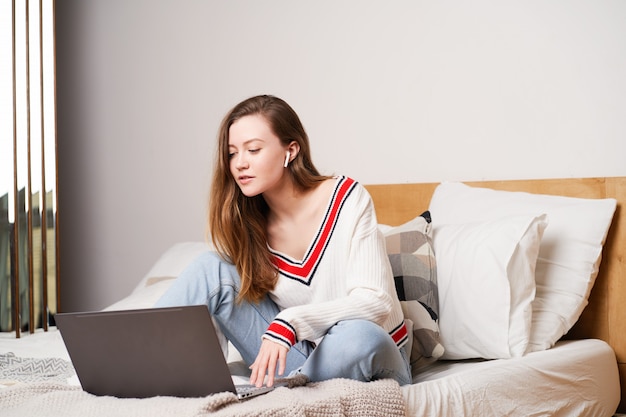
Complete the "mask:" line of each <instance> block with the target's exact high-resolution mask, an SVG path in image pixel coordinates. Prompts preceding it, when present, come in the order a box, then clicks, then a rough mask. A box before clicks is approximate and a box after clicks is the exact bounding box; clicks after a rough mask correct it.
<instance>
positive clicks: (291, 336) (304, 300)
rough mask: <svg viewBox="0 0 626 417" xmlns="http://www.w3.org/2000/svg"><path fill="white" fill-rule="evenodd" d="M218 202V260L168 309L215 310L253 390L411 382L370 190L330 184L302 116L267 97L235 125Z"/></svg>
mask: <svg viewBox="0 0 626 417" xmlns="http://www.w3.org/2000/svg"><path fill="white" fill-rule="evenodd" d="M218 141H219V143H218V151H217V161H216V165H215V171H214V176H213V184H212V188H211V195H210V201H209V213H208V228H209V234H210V237H211V240H212V242H213V244H214V246H215V248H216V252H208V253H206V254H204V255H202V256H200V257H199V258H198V259H196V260H195V261H194V262H193V263H192V264H191V265H190V266H189V267H188V268H187V269H186V270H185V271H184V272H183V273H182V274H181V275H180V276H179V277H178V278H177V280H176V281H175V282H174V284H173V285H172V287H171V288H170V289H169V290H168V291H167V293H166V294H165V295H164V296H163V297H162V298H161V299H160V300H159V302H158V303H157V306H161V307H162V306H173V305H183V304H187V305H188V304H206V305H208V307H209V311H210V312H211V314H212V315H213V317H214V319H215V321H216V322H217V323H218V324H219V327H220V329H221V331H222V332H223V333H224V335H225V336H226V338H227V339H228V340H230V341H231V343H232V344H233V345H234V346H235V347H236V348H237V350H238V351H239V352H240V353H241V355H242V357H243V359H244V360H245V361H246V363H247V364H248V365H249V366H250V370H251V376H250V382H251V383H252V384H255V385H257V386H261V385H262V384H263V383H266V384H267V385H268V386H271V385H273V383H274V378H275V376H276V375H285V374H295V373H302V374H304V375H306V376H307V377H308V378H309V380H311V381H321V380H326V379H330V378H339V377H341V378H352V379H356V380H361V381H370V380H374V379H378V378H394V379H395V380H396V381H398V382H399V383H400V384H401V385H404V384H408V383H410V382H411V371H410V366H409V361H408V357H407V352H406V351H405V349H404V344H405V343H406V341H407V337H409V335H408V334H407V329H406V326H405V324H404V317H403V314H402V309H401V306H400V302H399V301H398V298H397V295H396V292H395V287H394V282H393V276H392V273H391V267H390V265H389V261H388V258H387V255H386V251H385V242H384V238H383V236H382V235H381V234H380V233H379V232H378V229H377V222H376V215H375V212H374V208H373V205H372V201H371V199H370V196H369V194H368V193H367V192H366V190H365V189H364V188H363V187H362V186H361V185H360V184H358V183H357V182H355V181H354V180H352V179H350V178H347V177H327V176H322V175H320V174H319V172H318V171H317V169H316V168H315V166H314V165H313V162H312V160H311V152H310V149H309V140H308V137H307V134H306V132H305V130H304V127H303V126H302V123H301V122H300V120H299V118H298V116H297V114H296V113H295V112H294V110H293V109H292V108H291V107H290V106H289V105H288V104H287V103H286V102H285V101H283V100H281V99H279V98H277V97H274V96H267V95H264V96H256V97H252V98H249V99H247V100H245V101H243V102H241V103H239V104H238V105H237V106H235V107H234V108H233V109H232V110H231V111H230V112H229V113H228V114H227V116H226V117H225V118H224V120H223V122H222V125H221V127H220V130H219V134H218Z"/></svg>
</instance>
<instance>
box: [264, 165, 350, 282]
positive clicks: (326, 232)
mask: <svg viewBox="0 0 626 417" xmlns="http://www.w3.org/2000/svg"><path fill="white" fill-rule="evenodd" d="M355 184H356V181H354V180H353V179H351V178H347V177H345V176H341V177H338V181H337V184H336V185H335V190H334V191H333V194H332V196H331V198H330V201H329V202H328V205H327V208H326V213H325V214H324V218H323V219H322V222H321V224H320V227H319V228H318V230H317V233H316V234H315V237H314V238H313V241H312V242H311V244H310V245H309V247H308V248H307V251H306V253H305V254H304V258H303V259H302V260H296V259H294V258H292V257H290V256H288V255H286V254H284V253H281V252H279V251H276V250H273V249H272V248H269V250H270V252H271V253H272V254H273V255H274V264H275V265H276V266H277V267H278V269H279V272H280V274H281V275H284V276H286V277H287V278H291V279H295V280H297V281H300V282H302V283H303V284H306V285H311V280H312V278H313V275H314V274H315V271H316V269H317V266H318V265H319V263H320V261H321V259H322V257H323V255H324V251H325V250H326V247H327V246H328V243H329V242H330V239H331V236H332V234H333V231H334V229H335V225H336V224H337V220H338V218H339V214H340V212H341V208H342V206H343V204H344V202H345V201H346V199H347V198H348V196H349V195H350V193H351V192H352V190H353V188H354V185H355Z"/></svg>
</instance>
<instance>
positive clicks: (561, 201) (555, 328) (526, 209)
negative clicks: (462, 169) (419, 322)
mask: <svg viewBox="0 0 626 417" xmlns="http://www.w3.org/2000/svg"><path fill="white" fill-rule="evenodd" d="M615 208H616V201H615V199H612V198H607V199H583V198H572V197H562V196H554V195H542V194H530V193H525V192H510V191H496V190H492V189H487V188H478V187H470V186H468V185H466V184H462V183H456V182H447V183H442V184H440V185H439V186H438V187H437V188H436V190H435V192H434V194H433V197H432V200H431V203H430V210H431V213H432V218H433V228H435V229H436V228H437V227H439V226H441V225H445V224H462V223H467V222H480V221H486V220H489V219H496V218H502V217H505V216H513V215H520V214H530V215H536V214H537V213H546V214H547V215H548V220H549V223H550V225H549V227H548V228H547V229H546V231H545V233H544V235H543V239H542V242H541V246H540V248H539V256H538V259H537V266H536V271H535V282H536V287H537V290H536V297H535V300H534V301H533V316H532V328H531V334H530V343H529V347H528V351H529V352H531V351H538V350H544V349H548V348H550V347H552V346H554V344H555V343H556V341H557V340H558V339H560V338H561V336H563V335H564V334H565V333H567V332H568V331H569V329H571V327H572V326H573V325H574V323H576V320H578V318H579V317H580V314H581V313H582V311H583V309H584V307H585V306H586V305H587V302H588V301H587V300H588V298H589V294H590V292H591V288H592V286H593V283H594V281H595V279H596V276H597V273H598V267H599V264H600V259H601V254H602V246H603V244H604V241H605V239H606V235H607V232H608V229H609V226H610V224H611V220H612V218H613V213H614V212H615ZM435 253H437V248H435ZM437 262H438V264H439V266H440V267H441V264H440V262H441V261H439V260H437ZM440 324H441V323H440Z"/></svg>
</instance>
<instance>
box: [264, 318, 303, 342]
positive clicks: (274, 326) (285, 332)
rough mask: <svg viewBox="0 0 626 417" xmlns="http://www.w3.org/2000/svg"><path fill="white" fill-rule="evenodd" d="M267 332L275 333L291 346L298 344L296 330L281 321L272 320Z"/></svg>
mask: <svg viewBox="0 0 626 417" xmlns="http://www.w3.org/2000/svg"><path fill="white" fill-rule="evenodd" d="M267 333H273V334H275V335H277V336H280V337H281V338H283V339H285V340H286V341H288V342H289V343H290V344H291V346H293V345H295V344H296V335H295V334H294V332H293V331H292V330H291V329H290V328H288V327H286V326H284V325H282V324H281V323H279V322H276V321H274V322H272V323H271V324H270V325H269V327H268V328H267Z"/></svg>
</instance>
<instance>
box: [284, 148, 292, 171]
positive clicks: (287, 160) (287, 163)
mask: <svg viewBox="0 0 626 417" xmlns="http://www.w3.org/2000/svg"><path fill="white" fill-rule="evenodd" d="M289 158H291V152H289V151H287V157H285V165H284V166H285V168H287V165H289Z"/></svg>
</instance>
